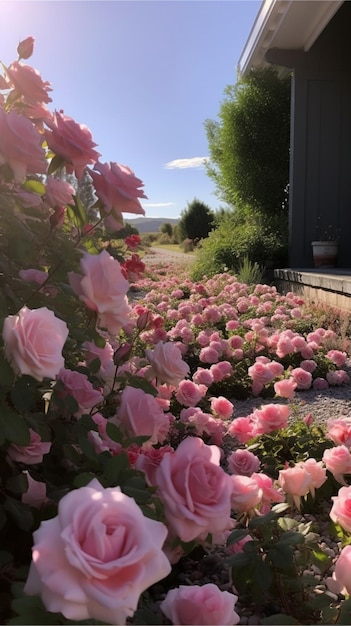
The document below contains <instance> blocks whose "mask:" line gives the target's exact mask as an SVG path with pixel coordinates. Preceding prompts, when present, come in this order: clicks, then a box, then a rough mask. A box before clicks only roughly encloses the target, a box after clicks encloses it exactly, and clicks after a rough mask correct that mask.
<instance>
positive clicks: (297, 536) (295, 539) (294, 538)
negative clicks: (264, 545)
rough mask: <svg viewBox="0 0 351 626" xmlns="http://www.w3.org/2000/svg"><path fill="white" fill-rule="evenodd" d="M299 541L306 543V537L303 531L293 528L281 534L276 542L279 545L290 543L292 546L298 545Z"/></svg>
mask: <svg viewBox="0 0 351 626" xmlns="http://www.w3.org/2000/svg"><path fill="white" fill-rule="evenodd" d="M299 543H305V537H304V536H303V535H302V534H301V533H297V532H294V531H292V530H288V531H287V532H285V533H284V534H283V535H281V536H280V537H279V539H278V541H277V543H276V546H278V545H284V544H288V545H290V546H296V545H298V544H299Z"/></svg>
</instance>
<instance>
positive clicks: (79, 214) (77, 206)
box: [67, 196, 88, 228]
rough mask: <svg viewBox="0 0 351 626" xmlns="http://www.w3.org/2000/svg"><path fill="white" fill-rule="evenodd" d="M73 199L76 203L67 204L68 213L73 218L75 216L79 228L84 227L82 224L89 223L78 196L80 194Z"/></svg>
mask: <svg viewBox="0 0 351 626" xmlns="http://www.w3.org/2000/svg"><path fill="white" fill-rule="evenodd" d="M73 200H74V204H68V205H67V209H68V214H69V216H70V217H71V218H73V221H74V223H75V224H76V226H78V228H82V226H84V225H85V224H87V223H88V218H87V214H86V212H85V209H84V206H83V203H82V201H81V200H80V198H78V196H74V198H73Z"/></svg>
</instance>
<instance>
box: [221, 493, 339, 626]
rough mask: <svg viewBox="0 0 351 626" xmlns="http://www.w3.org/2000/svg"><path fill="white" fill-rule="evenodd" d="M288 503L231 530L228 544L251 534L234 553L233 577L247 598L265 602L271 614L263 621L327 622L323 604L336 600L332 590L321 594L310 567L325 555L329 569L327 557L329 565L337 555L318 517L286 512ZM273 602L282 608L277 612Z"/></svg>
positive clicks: (260, 603) (249, 600)
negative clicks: (329, 551) (325, 545)
mask: <svg viewBox="0 0 351 626" xmlns="http://www.w3.org/2000/svg"><path fill="white" fill-rule="evenodd" d="M286 507H287V505H286V504H283V505H281V504H279V505H276V506H274V507H273V509H272V511H270V512H269V513H267V514H266V515H261V516H259V517H253V518H252V519H251V520H250V521H248V524H247V525H246V526H245V528H240V527H239V528H236V529H235V530H234V531H233V532H232V533H231V534H230V535H229V537H228V539H227V543H228V545H233V544H235V543H237V542H238V541H240V540H241V539H242V538H243V536H244V535H243V533H245V536H248V535H249V537H250V538H251V539H250V540H249V541H248V542H247V543H245V544H244V546H243V551H242V552H239V553H236V554H234V555H233V556H230V557H229V558H228V562H229V565H230V567H231V570H232V578H233V582H234V585H235V587H236V588H237V589H238V591H239V593H240V594H244V596H245V597H246V601H247V602H249V603H250V602H254V603H255V605H257V604H259V605H260V606H261V610H262V611H263V612H264V611H265V608H266V610H267V611H268V614H269V615H270V617H268V618H264V619H262V620H261V623H264V624H316V623H322V622H320V618H321V616H322V614H323V609H325V608H326V607H327V606H328V607H329V606H330V604H331V599H330V597H329V596H327V595H326V594H320V595H317V596H315V593H314V587H315V585H316V579H315V578H314V576H309V575H307V574H306V569H308V568H309V566H310V564H311V562H315V559H317V560H318V558H319V557H320V558H319V560H318V564H319V566H320V568H321V569H323V568H322V566H321V562H322V561H321V559H322V560H323V563H324V570H326V569H327V568H328V567H329V566H330V564H331V559H330V558H328V557H327V556H326V555H325V553H324V552H323V550H322V549H321V548H320V547H319V544H318V540H319V535H318V534H317V533H316V532H314V530H317V528H314V527H313V525H312V522H307V523H305V522H300V521H299V520H298V519H296V518H295V517H289V516H287V515H284V516H283V517H282V516H281V513H282V512H284V513H286ZM268 607H269V608H268ZM272 607H276V611H275V613H273V614H272ZM279 609H280V612H278V611H279ZM335 612H336V613H337V609H335ZM323 623H325V622H323Z"/></svg>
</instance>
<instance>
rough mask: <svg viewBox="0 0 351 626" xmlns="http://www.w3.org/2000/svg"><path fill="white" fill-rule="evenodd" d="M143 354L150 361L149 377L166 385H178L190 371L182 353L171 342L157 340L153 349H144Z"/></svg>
mask: <svg viewBox="0 0 351 626" xmlns="http://www.w3.org/2000/svg"><path fill="white" fill-rule="evenodd" d="M145 355H146V357H147V359H148V360H149V362H150V363H151V369H150V370H149V377H150V376H151V377H154V378H156V379H157V382H160V383H167V384H168V385H174V386H176V385H178V383H179V382H180V381H181V380H182V379H183V378H185V377H186V376H187V375H188V374H189V371H190V367H189V365H188V364H187V363H185V361H183V359H182V354H181V352H180V350H179V348H177V346H175V345H174V344H173V343H172V342H170V341H169V342H166V343H164V342H162V341H159V342H158V343H157V344H156V345H155V348H154V349H153V350H145Z"/></svg>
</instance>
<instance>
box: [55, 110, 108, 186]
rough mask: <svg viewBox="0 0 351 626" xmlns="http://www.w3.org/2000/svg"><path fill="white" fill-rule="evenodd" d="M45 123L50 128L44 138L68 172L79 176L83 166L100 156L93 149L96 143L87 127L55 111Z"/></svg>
mask: <svg viewBox="0 0 351 626" xmlns="http://www.w3.org/2000/svg"><path fill="white" fill-rule="evenodd" d="M47 125H48V126H49V128H50V129H51V130H47V131H45V139H46V141H47V144H48V146H49V148H50V150H52V151H53V152H54V153H55V154H56V155H57V156H59V157H61V159H62V160H63V161H64V162H65V167H66V171H67V172H68V173H69V174H72V173H73V172H74V173H75V175H76V176H77V178H81V177H82V176H83V172H84V169H85V167H86V166H87V165H88V164H90V163H95V162H96V161H97V160H98V158H99V156H100V154H99V152H97V151H96V150H94V147H95V146H96V143H94V142H93V139H92V135H91V132H90V130H89V128H88V127H87V126H85V125H84V124H77V122H75V121H74V120H73V119H72V118H71V117H68V116H67V115H64V113H63V112H57V111H56V112H55V114H54V116H53V119H52V120H51V121H47Z"/></svg>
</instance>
